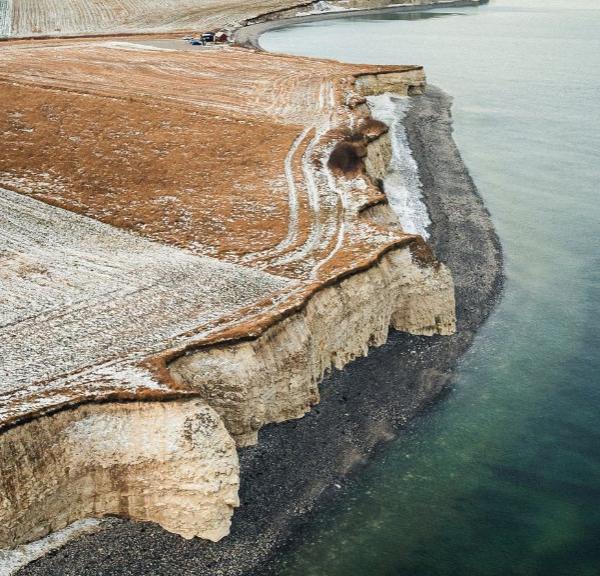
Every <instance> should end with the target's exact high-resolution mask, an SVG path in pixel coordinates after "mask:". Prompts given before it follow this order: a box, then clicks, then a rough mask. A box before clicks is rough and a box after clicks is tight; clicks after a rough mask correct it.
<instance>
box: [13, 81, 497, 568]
mask: <svg viewBox="0 0 600 576" xmlns="http://www.w3.org/2000/svg"><path fill="white" fill-rule="evenodd" d="M450 103H451V98H450V97H449V96H447V95H446V94H444V93H443V92H442V91H441V90H438V89H436V88H433V87H429V88H428V89H427V91H426V95H425V96H416V97H414V101H413V105H412V106H411V109H410V110H409V111H408V113H407V116H406V118H405V120H404V122H405V126H406V129H407V133H408V136H409V143H410V147H411V150H412V152H413V156H414V158H415V160H416V161H417V164H418V166H419V174H420V176H421V180H422V184H423V196H424V199H425V202H426V204H427V206H428V209H429V212H430V216H431V219H432V222H433V224H432V226H431V229H430V231H431V238H430V241H429V242H430V244H431V245H432V247H433V248H434V250H435V252H436V255H437V256H438V257H439V258H440V259H441V260H442V261H445V262H446V263H447V264H448V265H449V266H450V268H451V269H452V272H453V276H454V281H455V285H456V296H457V320H458V332H457V334H456V335H454V336H449V337H448V336H445V337H429V338H425V337H419V336H410V335H408V334H404V333H399V332H392V333H390V338H389V340H388V342H387V343H386V344H385V345H383V346H382V347H380V348H375V349H372V350H371V351H370V353H369V356H367V357H365V358H361V359H358V360H356V361H355V362H353V363H352V364H350V365H349V366H347V367H346V368H344V370H343V371H337V370H335V371H334V372H333V373H332V374H331V375H330V376H328V377H327V378H326V379H325V380H324V382H323V383H322V385H321V390H322V399H321V403H320V404H319V405H318V406H317V407H315V409H313V411H312V412H310V413H309V414H307V415H306V416H305V417H304V418H303V419H301V420H295V421H289V422H285V423H281V424H277V425H276V426H273V425H269V426H267V427H265V428H264V429H263V431H262V432H261V439H260V443H259V444H258V445H257V446H254V447H250V448H245V449H243V450H242V451H241V452H240V464H241V478H242V487H241V492H240V499H241V501H242V507H241V508H240V509H239V510H238V511H237V512H236V516H235V519H234V522H233V527H232V531H231V534H230V535H229V536H228V538H226V539H224V540H222V541H221V542H218V543H209V542H206V541H201V540H193V541H185V540H182V539H181V538H178V537H177V536H174V535H172V534H168V533H166V532H164V531H162V530H161V529H160V528H159V527H157V526H154V525H148V524H141V523H139V524H138V523H132V522H126V521H124V522H120V523H119V524H118V525H116V526H114V527H113V528H112V529H110V530H107V531H104V532H100V533H97V534H94V535H90V536H87V537H83V538H81V539H77V540H73V541H71V542H70V543H69V544H67V545H66V546H65V547H64V548H62V549H59V550H58V551H56V552H54V553H53V554H52V555H50V556H47V557H45V558H42V559H40V560H38V561H36V562H34V563H32V564H30V565H29V566H26V567H25V568H23V569H22V570H20V571H19V572H18V574H22V575H25V574H31V575H33V574H44V575H50V574H65V575H66V574H78V575H81V576H84V575H86V574H94V573H97V572H96V571H95V570H94V566H95V565H96V564H97V563H99V562H102V565H103V574H107V575H109V574H123V573H124V571H125V573H127V572H128V573H146V572H151V573H153V574H173V573H185V572H186V570H192V569H193V573H194V574H199V575H202V574H214V573H215V572H214V570H215V566H218V567H219V569H220V570H221V571H222V573H223V574H231V575H233V574H235V575H248V576H249V575H258V574H261V575H263V574H264V575H266V574H272V573H273V570H274V567H273V560H274V558H275V557H276V556H278V555H281V554H282V553H284V551H285V550H288V549H291V548H293V547H294V546H295V545H296V544H297V543H298V542H299V541H300V540H301V538H302V534H304V533H305V532H306V531H310V529H311V526H310V520H311V518H312V517H313V515H314V514H318V513H319V511H323V510H327V509H331V507H335V505H336V501H337V498H338V497H339V496H340V495H341V494H343V490H338V489H336V488H335V487H334V484H336V483H338V484H340V485H341V484H343V483H344V481H346V479H351V478H352V475H353V474H354V473H356V471H357V470H358V469H359V468H360V467H361V466H363V465H365V464H366V463H367V462H368V461H369V460H370V459H371V457H372V454H373V451H378V450H381V449H385V443H386V442H387V441H389V440H392V439H394V438H396V437H397V436H398V434H399V433H401V430H402V428H403V427H404V426H405V425H406V424H407V423H408V422H409V421H410V420H412V419H413V418H414V417H416V416H417V415H418V414H419V413H420V412H422V411H423V410H426V409H427V407H428V406H430V405H431V404H432V402H434V401H435V400H436V399H437V398H439V397H440V396H441V395H443V394H444V392H445V391H447V390H448V385H449V382H450V381H451V378H452V370H453V369H454V368H455V367H456V364H457V363H458V361H459V360H460V358H461V357H462V354H463V353H464V352H465V351H466V350H467V349H468V347H469V346H470V344H471V343H472V341H473V338H474V336H475V333H476V331H477V329H478V328H479V327H480V326H481V325H482V324H483V322H485V320H486V319H487V317H488V316H489V314H490V313H491V311H492V310H493V308H494V306H495V304H496V302H497V300H498V298H499V296H500V294H501V290H502V284H503V276H502V252H501V247H500V244H499V240H498V238H497V236H496V234H495V231H494V228H493V225H492V223H491V220H490V216H489V213H488V211H487V209H486V208H485V206H484V204H483V201H482V199H481V197H480V195H479V193H478V192H477V190H476V188H475V185H474V183H473V181H472V179H471V177H470V176H469V174H468V170H467V169H466V167H465V166H464V164H463V162H462V159H461V157H460V153H459V151H458V149H457V148H456V145H455V143H454V141H453V139H452V124H451V116H450V109H449V107H450ZM456 206H460V209H459V210H456V209H451V208H452V207H456ZM465 210H468V212H469V214H470V216H471V218H469V223H465V220H464V213H465ZM473 222H475V224H473ZM474 270H478V271H482V270H483V271H484V272H485V274H484V276H483V279H482V278H481V277H477V278H475V277H474V276H473V271H474ZM475 281H477V282H476V283H475ZM411 352H416V353H411ZM415 383H416V385H415ZM365 392H367V393H365ZM274 486H277V487H278V490H274V489H273V487H274ZM266 510H268V512H266ZM123 541H127V542H128V543H129V545H128V547H127V550H126V551H123V549H122V545H121V544H120V543H121V542H123ZM98 549H102V550H103V552H102V556H103V558H102V559H100V558H99V557H98V552H97V551H98ZM265 565H267V567H265ZM65 567H69V570H72V571H69V572H65Z"/></svg>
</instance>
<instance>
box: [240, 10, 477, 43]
mask: <svg viewBox="0 0 600 576" xmlns="http://www.w3.org/2000/svg"><path fill="white" fill-rule="evenodd" d="M488 3H489V0H448V1H445V2H444V1H443V2H437V3H430V4H422V5H419V4H413V5H395V6H388V7H381V8H360V9H348V10H339V11H331V12H321V13H315V14H304V15H302V14H300V15H297V16H291V17H286V16H285V15H282V16H276V14H277V13H271V15H272V16H273V19H267V20H265V21H261V22H253V20H261V19H262V18H265V17H268V16H270V15H263V16H259V17H257V18H253V19H251V20H248V21H247V22H246V23H245V24H244V23H242V24H241V25H240V26H239V27H238V28H236V30H235V31H234V32H233V34H232V37H233V42H234V44H235V45H237V46H241V47H244V48H252V49H255V50H260V51H263V48H262V47H261V45H260V42H259V40H260V37H261V36H262V35H263V34H264V33H265V32H268V31H271V30H277V29H279V28H288V27H290V26H296V25H298V24H307V23H309V22H321V21H324V20H337V19H342V18H353V17H357V16H365V15H370V14H395V13H405V12H406V13H408V12H425V11H430V10H440V9H446V8H465V7H477V6H482V5H485V4H488ZM302 6H304V5H302ZM292 9H293V8H286V9H285V10H282V11H281V12H282V13H285V12H289V11H290V10H292Z"/></svg>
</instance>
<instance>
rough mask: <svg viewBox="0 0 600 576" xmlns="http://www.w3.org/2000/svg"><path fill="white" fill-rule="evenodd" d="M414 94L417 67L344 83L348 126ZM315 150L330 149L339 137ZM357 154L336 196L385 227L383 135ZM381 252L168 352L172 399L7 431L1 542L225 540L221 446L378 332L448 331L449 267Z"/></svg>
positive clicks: (417, 251) (310, 392)
mask: <svg viewBox="0 0 600 576" xmlns="http://www.w3.org/2000/svg"><path fill="white" fill-rule="evenodd" d="M423 85H424V77H423V73H422V70H420V69H418V68H414V69H411V70H407V71H405V72H389V73H387V72H385V73H378V74H359V75H356V77H355V79H354V82H353V86H354V88H355V91H354V92H353V96H352V98H349V100H348V102H347V105H348V107H349V110H350V111H351V117H352V118H353V121H354V122H355V123H356V125H357V126H359V127H360V126H361V125H363V123H364V122H365V121H367V120H368V117H367V110H366V107H365V106H364V101H363V100H362V98H364V96H367V95H370V94H379V93H382V92H385V91H389V90H395V91H396V92H397V93H399V94H401V95H407V94H416V93H419V92H420V91H421V90H422V88H423ZM370 128H373V127H372V126H370ZM327 138H328V139H329V140H330V141H331V144H332V145H334V144H335V142H336V138H337V136H336V135H335V134H328V135H327ZM351 140H352V141H353V142H356V135H352V138H351ZM360 149H361V152H360V154H359V155H358V156H359V157H360V160H361V161H360V163H359V164H357V165H356V166H353V167H352V171H351V172H350V173H343V172H342V173H340V174H338V177H337V178H338V185H339V186H341V187H342V188H348V187H349V186H354V185H356V182H357V181H360V180H363V181H364V182H365V185H366V186H367V187H371V188H372V191H371V194H365V195H364V197H365V198H368V201H358V202H357V201H354V203H353V204H351V205H349V206H346V208H347V211H348V218H355V217H360V218H363V219H364V218H366V219H371V218H373V219H374V220H375V221H377V222H378V223H379V225H381V226H382V227H386V226H387V227H389V226H395V227H396V228H397V224H396V223H394V216H393V213H392V212H391V210H390V209H389V206H387V204H386V202H385V198H384V197H383V196H382V195H381V193H379V192H377V186H376V181H377V180H380V179H381V178H382V177H383V175H384V173H385V167H386V166H387V164H388V162H389V159H390V158H389V154H390V146H389V134H388V133H387V130H385V129H384V128H383V127H379V128H378V129H376V130H374V131H373V130H366V129H365V131H364V134H362V135H361V141H360ZM382 230H383V228H382ZM382 245H383V247H382V248H381V249H380V250H379V252H376V253H375V254H372V255H370V257H369V258H368V259H367V260H366V261H364V262H363V263H362V264H361V265H360V266H355V267H351V268H349V269H348V270H345V271H344V272H343V273H341V274H338V275H337V276H335V275H334V276H332V277H330V278H329V279H328V281H327V282H325V283H323V284H322V285H320V286H318V287H316V288H315V287H312V288H310V287H309V290H308V291H306V294H305V296H304V297H303V299H302V300H301V301H300V303H299V304H295V305H293V306H291V307H290V308H288V309H287V310H286V309H284V311H283V313H282V312H280V313H279V316H274V317H273V316H270V317H268V318H267V321H264V322H263V323H262V324H260V325H259V327H258V328H257V327H256V326H255V327H254V332H253V334H251V335H246V336H244V337H241V338H240V337H237V338H235V339H223V340H221V341H218V342H216V343H211V344H210V345H207V346H200V347H198V346H184V347H183V348H182V350H181V351H179V352H176V353H174V354H172V353H168V354H167V355H166V356H165V357H164V358H163V360H164V362H165V363H166V366H165V368H166V371H163V376H166V377H167V378H172V379H173V380H174V382H175V386H174V387H173V389H174V390H176V391H178V392H177V393H173V392H171V393H170V394H167V395H165V398H164V401H162V402H142V403H139V402H136V403H128V402H119V403H114V402H112V403H111V402H105V403H101V404H95V405H89V404H83V405H81V406H75V407H71V408H68V409H66V410H62V411H58V412H56V413H53V414H48V415H41V414H40V415H38V416H39V417H37V418H34V419H33V420H31V421H30V422H27V423H21V424H17V425H13V426H12V427H11V428H10V429H7V430H5V431H4V432H3V433H2V435H1V436H0V445H1V447H2V450H3V455H4V456H5V457H4V458H3V459H2V483H3V486H2V494H1V498H2V501H1V503H0V515H1V520H2V523H1V526H2V529H1V530H0V543H1V544H2V545H3V546H14V545H16V544H19V543H23V542H28V541H31V540H33V539H35V538H38V537H40V536H43V535H44V534H46V533H48V532H50V531H53V530H56V529H59V528H62V527H64V526H66V525H67V524H69V523H70V522H73V521H74V520H77V519H80V518H83V517H87V516H103V515H120V516H124V517H128V518H132V519H137V520H150V521H153V522H157V523H159V524H160V525H161V526H163V527H164V528H166V529H167V530H170V531H172V532H176V533H178V534H181V535H183V536H185V537H192V536H200V537H203V538H207V539H210V540H218V539H219V538H221V537H222V536H224V535H225V534H226V533H227V532H228V530H229V525H230V519H231V514H232V512H233V508H234V507H235V506H236V505H237V487H238V483H239V474H238V465H237V457H236V454H235V450H234V448H233V446H234V444H233V442H232V439H231V437H232V436H233V437H234V438H235V439H236V441H237V443H238V444H239V445H248V444H253V443H255V442H256V439H257V430H258V429H259V428H260V427H262V426H263V425H265V424H267V423H270V422H281V421H284V420H288V419H290V418H298V417H300V416H302V415H303V414H305V413H306V412H307V411H308V410H309V409H310V407H311V406H312V405H314V404H315V403H317V402H318V400H319V392H318V384H319V382H320V380H321V379H322V378H323V376H324V374H325V373H326V372H327V371H328V370H330V368H332V367H335V368H341V367H343V366H344V365H346V364H347V363H348V362H350V361H351V360H353V359H354V358H356V357H358V356H362V355H365V354H366V353H367V351H368V348H369V347H370V346H379V345H381V344H383V343H384V342H385V340H386V338H387V334H388V330H389V328H390V327H393V328H396V329H399V330H404V331H407V332H410V333H414V334H425V335H432V334H451V333H453V332H454V329H455V312H454V308H455V302H454V288H453V283H452V278H451V275H450V272H449V271H448V269H447V268H446V267H445V266H444V265H443V264H441V263H439V262H438V261H437V260H436V259H435V258H434V257H433V254H432V253H431V250H430V249H429V248H428V247H427V246H426V245H425V244H424V243H423V241H422V239H420V238H419V237H416V236H410V235H402V234H400V240H396V241H388V242H384V243H383V244H382ZM158 396H160V394H158ZM173 396H175V397H173ZM177 396H181V398H178V397H177ZM156 399H157V398H155V400H156ZM91 400H93V399H91ZM88 401H89V399H88Z"/></svg>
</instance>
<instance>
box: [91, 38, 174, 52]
mask: <svg viewBox="0 0 600 576" xmlns="http://www.w3.org/2000/svg"><path fill="white" fill-rule="evenodd" d="M99 45H100V46H102V47H103V48H115V49H117V50H134V51H140V50H142V51H143V50H151V51H154V52H175V50H173V49H172V48H161V47H159V46H153V45H151V44H137V43H134V42H116V41H110V42H102V43H101V44H99Z"/></svg>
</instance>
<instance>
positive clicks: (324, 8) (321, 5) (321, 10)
mask: <svg viewBox="0 0 600 576" xmlns="http://www.w3.org/2000/svg"><path fill="white" fill-rule="evenodd" d="M352 10H354V8H344V7H343V6H336V5H335V4H332V3H331V2H327V1H326V0H319V2H315V3H314V4H313V7H312V10H308V11H306V12H298V13H297V14H296V16H310V15H311V14H325V13H327V12H349V11H352Z"/></svg>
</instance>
